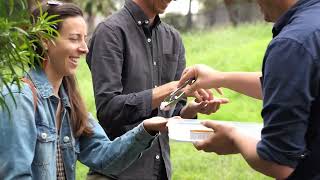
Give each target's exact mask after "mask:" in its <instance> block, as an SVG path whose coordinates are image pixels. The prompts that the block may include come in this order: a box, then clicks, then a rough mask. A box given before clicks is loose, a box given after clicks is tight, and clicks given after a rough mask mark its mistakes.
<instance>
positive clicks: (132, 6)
mask: <svg viewBox="0 0 320 180" xmlns="http://www.w3.org/2000/svg"><path fill="white" fill-rule="evenodd" d="M124 7H125V8H126V9H127V10H128V11H129V12H130V14H131V16H132V17H133V19H134V21H135V22H136V24H137V25H138V26H142V25H149V18H148V17H147V16H146V14H145V13H144V12H143V10H142V9H141V8H140V7H139V6H138V5H137V4H136V3H135V2H133V1H132V0H126V1H125V4H124ZM160 23H161V20H160V17H159V15H156V17H155V18H154V24H153V26H152V27H156V26H157V25H159V24H160Z"/></svg>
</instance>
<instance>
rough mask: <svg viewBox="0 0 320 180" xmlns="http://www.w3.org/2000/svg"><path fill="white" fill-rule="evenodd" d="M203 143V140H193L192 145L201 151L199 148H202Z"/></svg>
mask: <svg viewBox="0 0 320 180" xmlns="http://www.w3.org/2000/svg"><path fill="white" fill-rule="evenodd" d="M204 144H205V142H204V141H194V142H193V146H194V147H195V148H196V149H197V150H198V151H201V150H203V149H204Z"/></svg>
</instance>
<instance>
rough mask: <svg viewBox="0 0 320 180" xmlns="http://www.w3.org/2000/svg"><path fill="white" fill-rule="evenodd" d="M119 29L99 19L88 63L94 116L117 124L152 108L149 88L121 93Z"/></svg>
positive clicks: (138, 118) (144, 114) (132, 121)
mask: <svg viewBox="0 0 320 180" xmlns="http://www.w3.org/2000/svg"><path fill="white" fill-rule="evenodd" d="M120 37H121V32H120V30H119V29H114V28H112V27H109V26H107V25H106V24H104V23H101V24H100V25H99V26H98V27H97V29H96V32H95V33H94V35H93V37H92V39H91V42H90V49H89V50H90V51H89V54H88V56H87V63H88V65H89V68H90V70H91V74H92V80H93V87H94V93H95V100H96V106H97V117H98V119H99V121H103V122H105V121H111V120H112V123H113V124H116V125H117V126H118V127H119V126H122V125H128V124H135V123H138V122H140V121H141V120H142V119H144V118H146V117H149V116H150V114H151V112H152V107H151V104H152V103H151V102H152V89H147V90H144V91H140V92H137V93H129V94H123V93H122V92H123V85H122V76H121V74H122V70H123V66H124V64H123V63H124V58H125V57H124V54H123V52H124V49H123V48H124V45H123V42H122V41H123V39H122V38H120Z"/></svg>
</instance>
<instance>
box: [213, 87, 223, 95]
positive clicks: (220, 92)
mask: <svg viewBox="0 0 320 180" xmlns="http://www.w3.org/2000/svg"><path fill="white" fill-rule="evenodd" d="M214 89H215V90H216V91H217V92H218V93H219V94H220V95H223V91H222V89H221V88H214Z"/></svg>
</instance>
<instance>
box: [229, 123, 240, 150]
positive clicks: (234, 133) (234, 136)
mask: <svg viewBox="0 0 320 180" xmlns="http://www.w3.org/2000/svg"><path fill="white" fill-rule="evenodd" d="M228 132H229V133H228V134H227V136H228V138H229V139H230V140H231V142H232V144H233V145H234V147H235V148H236V151H237V152H239V151H240V150H239V145H238V138H239V137H242V135H241V132H239V130H238V129H237V128H235V127H231V129H230V130H229V131H228Z"/></svg>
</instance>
